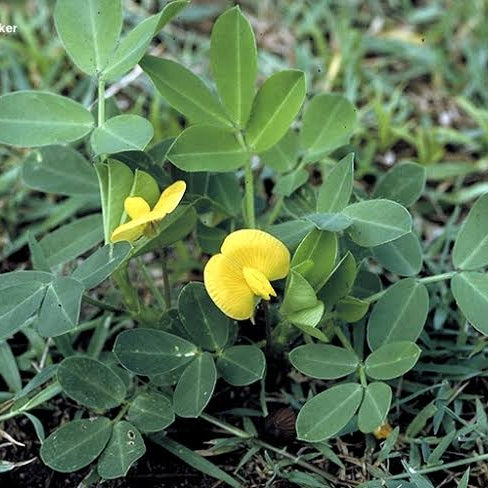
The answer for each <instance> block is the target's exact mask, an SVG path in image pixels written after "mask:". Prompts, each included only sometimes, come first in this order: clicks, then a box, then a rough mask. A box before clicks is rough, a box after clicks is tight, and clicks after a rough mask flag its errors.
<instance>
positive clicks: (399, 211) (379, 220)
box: [343, 200, 412, 247]
mask: <svg viewBox="0 0 488 488" xmlns="http://www.w3.org/2000/svg"><path fill="white" fill-rule="evenodd" d="M343 212H344V214H345V215H347V216H348V217H350V218H352V219H353V221H354V223H353V224H352V225H351V227H349V228H348V229H347V232H348V233H349V235H350V236H351V239H352V240H353V241H354V242H355V243H356V244H359V245H360V246H363V247H373V246H379V245H380V244H384V243H385V242H390V241H394V240H395V239H398V238H399V237H401V236H402V235H404V234H406V233H408V232H410V231H411V229H412V217H411V216H410V214H409V213H408V211H407V210H406V209H405V207H402V206H401V205H400V204H398V203H396V202H392V201H390V200H365V201H362V202H359V203H353V204H352V205H349V206H348V207H346V208H345V209H344V210H343Z"/></svg>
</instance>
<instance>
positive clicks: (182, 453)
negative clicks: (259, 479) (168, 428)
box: [151, 435, 242, 488]
mask: <svg viewBox="0 0 488 488" xmlns="http://www.w3.org/2000/svg"><path fill="white" fill-rule="evenodd" d="M151 440H153V441H154V442H155V443H156V444H158V445H159V446H161V447H163V448H164V449H166V450H168V451H169V452H170V453H171V454H173V455H174V456H176V457H178V458H180V459H181V460H182V461H183V462H185V463H186V464H188V465H189V466H191V467H192V468H195V469H196V470H198V471H201V472H202V473H204V474H206V475H208V476H212V477H213V478H216V479H218V480H220V481H223V482H224V483H227V484H228V485H229V486H232V487H233V488H241V487H242V485H241V484H240V483H239V482H238V481H237V480H236V479H235V478H232V477H231V476H229V475H228V474H227V473H226V472H225V471H223V470H222V469H220V468H219V467H218V466H216V465H215V464H213V463H211V462H210V461H208V460H207V459H205V458H204V457H203V456H201V455H200V454H198V453H197V452H195V451H193V450H191V449H188V448H187V447H185V446H183V445H181V444H180V443H178V442H176V441H174V440H172V439H170V438H169V437H167V436H162V435H157V436H152V437H151Z"/></svg>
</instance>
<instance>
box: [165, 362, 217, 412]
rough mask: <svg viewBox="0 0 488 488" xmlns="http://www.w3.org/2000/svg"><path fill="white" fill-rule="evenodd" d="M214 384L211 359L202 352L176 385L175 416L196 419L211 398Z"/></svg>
mask: <svg viewBox="0 0 488 488" xmlns="http://www.w3.org/2000/svg"><path fill="white" fill-rule="evenodd" d="M216 382H217V370H216V368H215V363H214V360H213V357H212V356H211V355H210V354H209V353H208V352H204V353H203V354H200V355H199V356H197V357H196V358H195V359H194V360H193V361H192V362H191V363H190V364H189V365H188V366H187V367H186V369H185V371H184V372H183V374H182V375H181V378H180V379H179V381H178V383H177V385H176V388H175V393H174V396H173V406H174V409H175V412H176V413H177V415H179V416H180V417H198V416H199V415H200V414H201V413H202V411H203V409H204V408H205V407H206V406H207V403H208V402H209V401H210V398H212V393H213V391H214V388H215V383H216Z"/></svg>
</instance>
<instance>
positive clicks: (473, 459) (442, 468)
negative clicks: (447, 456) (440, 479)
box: [386, 454, 488, 480]
mask: <svg viewBox="0 0 488 488" xmlns="http://www.w3.org/2000/svg"><path fill="white" fill-rule="evenodd" d="M482 461H488V454H480V455H479V456H473V457H470V458H467V459H461V460H459V461H453V462H452V463H445V464H442V465H439V466H433V467H431V468H424V469H418V470H415V473H416V474H429V473H435V472H436V471H447V470H448V469H451V468H457V467H459V466H464V465H466V464H474V463H480V462H482ZM408 477H410V473H402V474H396V475H395V476H390V477H388V478H386V480H401V479H403V478H408Z"/></svg>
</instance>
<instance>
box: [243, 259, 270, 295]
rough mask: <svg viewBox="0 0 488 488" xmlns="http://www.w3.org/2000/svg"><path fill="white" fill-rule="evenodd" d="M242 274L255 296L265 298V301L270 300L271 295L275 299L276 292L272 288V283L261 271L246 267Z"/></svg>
mask: <svg viewBox="0 0 488 488" xmlns="http://www.w3.org/2000/svg"><path fill="white" fill-rule="evenodd" d="M242 272H243V274H244V279H245V280H246V283H247V284H248V285H249V288H251V290H252V291H253V293H254V294H255V295H257V296H258V297H261V298H264V299H265V300H269V297H270V295H271V296H273V297H275V296H276V292H275V291H274V289H273V287H272V286H271V283H270V282H269V281H268V278H266V276H264V274H263V273H261V271H259V270H257V269H254V268H247V267H244V268H243V269H242Z"/></svg>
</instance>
